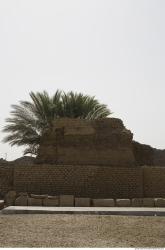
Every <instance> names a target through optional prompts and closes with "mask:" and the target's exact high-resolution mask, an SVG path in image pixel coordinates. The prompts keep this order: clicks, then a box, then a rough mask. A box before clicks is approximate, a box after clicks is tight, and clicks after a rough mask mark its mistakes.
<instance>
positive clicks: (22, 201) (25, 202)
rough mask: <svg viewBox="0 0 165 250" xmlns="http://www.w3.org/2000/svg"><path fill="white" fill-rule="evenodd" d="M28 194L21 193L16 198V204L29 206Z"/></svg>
mask: <svg viewBox="0 0 165 250" xmlns="http://www.w3.org/2000/svg"><path fill="white" fill-rule="evenodd" d="M27 205H28V196H25V195H21V196H19V197H18V198H17V199H16V200H15V206H27Z"/></svg>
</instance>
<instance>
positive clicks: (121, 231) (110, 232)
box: [0, 215, 165, 247]
mask: <svg viewBox="0 0 165 250" xmlns="http://www.w3.org/2000/svg"><path fill="white" fill-rule="evenodd" d="M0 247H165V218H164V217H134V216H130V217H127V216H99V215H98V216H97V215H0Z"/></svg>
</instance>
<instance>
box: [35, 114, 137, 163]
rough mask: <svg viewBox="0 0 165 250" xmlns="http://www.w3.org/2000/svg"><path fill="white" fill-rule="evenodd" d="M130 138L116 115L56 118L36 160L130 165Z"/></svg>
mask: <svg viewBox="0 0 165 250" xmlns="http://www.w3.org/2000/svg"><path fill="white" fill-rule="evenodd" d="M132 137H133V134H132V133H131V132H130V131H129V130H127V129H126V128H125V127H124V125H123V122H122V121H121V120H120V119H116V118H107V119H100V120H83V119H69V118H68V119H57V121H56V122H55V123H54V126H53V129H51V131H47V132H45V134H44V136H43V137H42V139H41V144H40V148H39V153H38V156H37V160H36V162H37V163H48V164H49V163H50V164H57V165H58V164H66V165H69V164H71V165H99V166H100V165H102V166H105V165H108V166H117V167H132V166H135V157H134V154H133V150H132Z"/></svg>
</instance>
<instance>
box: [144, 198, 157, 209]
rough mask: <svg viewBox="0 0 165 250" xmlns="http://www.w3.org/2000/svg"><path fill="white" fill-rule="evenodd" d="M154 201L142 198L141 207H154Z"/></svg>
mask: <svg viewBox="0 0 165 250" xmlns="http://www.w3.org/2000/svg"><path fill="white" fill-rule="evenodd" d="M154 206H155V200H154V198H143V207H154Z"/></svg>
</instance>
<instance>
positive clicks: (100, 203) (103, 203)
mask: <svg viewBox="0 0 165 250" xmlns="http://www.w3.org/2000/svg"><path fill="white" fill-rule="evenodd" d="M92 204H93V206H94V207H114V206H115V201H114V199H93V200H92Z"/></svg>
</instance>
